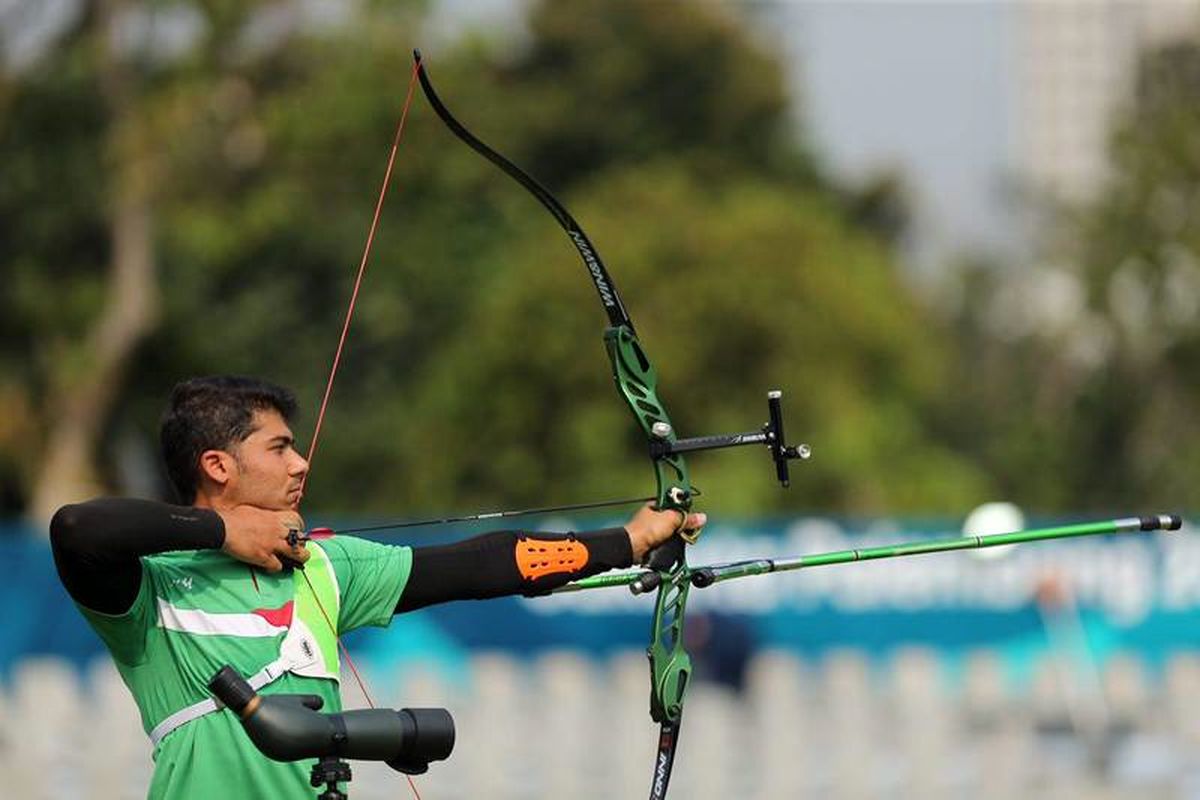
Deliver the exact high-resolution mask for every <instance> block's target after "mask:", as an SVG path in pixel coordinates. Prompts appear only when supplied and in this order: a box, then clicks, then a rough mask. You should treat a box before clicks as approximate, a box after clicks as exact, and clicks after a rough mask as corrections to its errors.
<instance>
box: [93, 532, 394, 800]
mask: <svg viewBox="0 0 1200 800" xmlns="http://www.w3.org/2000/svg"><path fill="white" fill-rule="evenodd" d="M320 548H321V550H323V551H324V554H325V556H327V558H328V561H327V564H328V566H327V567H326V569H328V568H330V567H331V568H332V573H333V575H332V576H331V577H330V580H331V582H332V583H333V584H334V586H333V591H336V596H337V598H338V603H337V606H336V607H334V608H326V611H327V612H328V614H329V615H330V617H331V618H333V619H334V623H335V624H336V626H337V632H338V634H339V635H340V634H342V633H345V632H346V631H351V630H354V629H355V628H361V627H364V626H367V625H374V626H380V627H382V626H386V625H387V624H388V623H389V622H390V621H391V619H392V615H393V614H394V613H395V610H396V603H397V602H398V601H399V599H400V594H401V592H402V591H403V590H404V586H405V584H406V583H407V581H408V576H409V571H410V569H411V568H412V551H411V550H410V549H409V548H407V547H395V546H391V545H383V544H378V543H375V542H370V541H366V540H364V539H356V538H353V537H342V536H338V537H335V538H332V539H328V540H324V541H322V542H321V544H320ZM316 561H317V558H316V557H315V554H314V558H312V559H310V561H309V565H313V564H314V562H316ZM303 581H304V577H303V576H302V575H300V574H299V573H298V572H296V573H293V572H291V571H285V572H280V573H275V574H271V573H266V572H262V571H260V570H257V569H251V568H250V567H249V566H248V565H246V564H244V563H242V562H240V561H237V560H235V559H233V558H232V557H230V556H228V555H226V554H225V553H223V552H221V551H219V550H193V551H184V552H175V553H164V554H161V555H156V556H148V557H145V558H143V559H142V584H141V590H140V592H139V593H138V596H137V599H136V600H135V601H134V603H133V606H132V607H131V608H130V609H129V611H127V612H126V613H124V614H120V615H115V616H114V615H109V614H102V613H100V612H97V611H92V610H90V609H87V608H83V607H82V606H81V607H80V609H81V611H82V612H83V615H84V617H85V618H86V619H87V620H88V622H89V624H90V625H91V626H92V628H94V629H95V631H96V633H98V634H99V635H100V638H101V639H102V640H103V641H104V644H105V645H106V646H107V647H108V650H109V652H110V653H111V654H112V657H113V660H114V661H115V662H116V665H117V669H118V671H119V672H120V674H121V677H122V679H123V680H124V681H125V685H126V686H128V687H129V690H130V692H132V693H133V697H134V700H135V701H136V702H137V705H138V710H139V711H140V712H141V717H142V725H143V727H144V728H145V729H146V731H147V733H149V732H150V731H152V730H154V728H155V726H157V725H159V724H160V723H161V722H162V721H163V720H165V719H166V718H167V717H169V716H170V715H171V714H174V713H175V712H178V711H180V710H181V709H183V708H186V707H188V706H190V705H193V704H195V703H197V702H199V701H201V700H205V699H207V698H209V697H211V695H210V694H209V692H208V689H207V684H208V681H209V679H211V678H212V676H213V675H214V674H215V673H216V672H217V670H218V669H220V668H221V667H222V666H224V665H226V664H229V665H232V666H233V668H234V669H236V670H237V671H238V672H239V673H241V674H242V675H244V676H247V677H249V676H250V675H253V674H254V673H256V672H258V671H259V670H261V669H262V668H263V667H264V666H266V665H268V664H270V663H271V662H273V661H275V660H277V659H279V658H280V647H281V644H282V642H283V640H284V637H285V635H286V634H287V633H288V629H289V626H291V625H292V623H293V614H294V613H295V611H294V610H295V598H296V595H297V592H296V586H298V585H299V583H300V582H303ZM323 605H324V604H323ZM309 622H310V626H311V627H313V628H315V629H316V628H319V627H320V626H321V625H326V623H325V621H324V620H323V619H322V620H320V622H319V623H317V624H313V623H312V621H311V620H309ZM314 633H315V634H316V636H315V638H316V639H317V640H318V642H320V640H322V639H324V640H325V642H328V640H329V639H331V638H332V637H331V636H330V635H329V633H328V631H327V630H326V631H324V632H321V631H320V630H314ZM289 641H291V640H289ZM320 649H327V644H321V646H320ZM324 655H325V657H326V658H327V659H328V658H332V660H333V662H334V664H333V666H332V668H331V669H326V670H324V675H325V676H324V677H313V676H312V675H311V674H310V675H304V674H297V672H292V671H289V672H286V673H284V674H283V675H282V677H280V678H278V679H276V680H275V681H273V682H271V683H269V684H268V685H266V686H264V687H263V688H262V689H261V691H262V693H263V694H278V693H283V694H315V695H319V696H320V697H321V698H322V699H323V700H324V701H325V706H324V708H323V709H322V710H323V711H337V710H340V709H341V696H340V694H339V691H338V683H337V679H336V674H337V670H336V657H337V656H336V652H334V653H332V656H330V655H329V654H328V653H326V654H324ZM318 662H319V658H318ZM305 671H306V670H300V672H305ZM310 672H311V671H310ZM321 673H322V670H320V669H318V670H317V673H316V674H321ZM330 673H332V674H330ZM313 763H315V761H306V762H297V763H283V762H278V761H272V760H270V759H268V758H267V757H266V756H264V755H263V754H262V753H260V752H259V751H258V749H257V748H256V747H255V746H254V744H253V743H252V742H251V741H250V739H249V737H248V736H247V735H246V733H245V731H244V730H243V729H242V727H241V723H240V722H239V721H238V719H237V717H236V716H235V715H234V714H233V713H232V712H230V711H229V710H227V709H221V710H220V711H217V712H214V713H210V714H206V715H204V716H201V717H199V718H198V719H194V720H192V721H190V722H187V723H186V724H183V725H181V726H179V727H177V728H175V729H174V730H173V731H171V732H170V733H168V734H167V735H166V736H165V738H163V739H162V740H161V742H159V743H158V745H157V746H156V747H155V748H154V777H153V779H152V781H151V784H150V795H149V796H150V797H151V798H154V799H155V800H158V799H159V798H164V799H169V800H182V799H183V798H205V799H206V800H207V798H213V797H221V798H224V800H235V799H236V798H256V799H257V798H263V797H275V798H302V797H310V796H312V795H313V792H314V790H313V789H312V787H311V786H310V785H309V771H310V769H311V767H312V765H313Z"/></svg>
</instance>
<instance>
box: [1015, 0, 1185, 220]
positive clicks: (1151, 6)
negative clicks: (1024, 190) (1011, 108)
mask: <svg viewBox="0 0 1200 800" xmlns="http://www.w3.org/2000/svg"><path fill="white" fill-rule="evenodd" d="M1018 9H1019V14H1020V24H1019V26H1018V29H1017V32H1018V42H1017V47H1018V54H1019V55H1018V59H1017V65H1018V70H1019V76H1018V80H1019V92H1018V103H1019V105H1018V108H1017V110H1016V113H1017V118H1018V119H1019V121H1020V125H1019V132H1020V133H1019V136H1018V147H1019V150H1018V161H1017V163H1018V165H1019V169H1020V173H1021V178H1022V179H1023V180H1024V181H1025V182H1027V183H1028V184H1029V185H1030V186H1031V187H1032V188H1034V189H1039V190H1044V191H1048V192H1050V193H1052V194H1053V195H1054V196H1056V197H1058V198H1060V199H1063V200H1068V201H1072V200H1076V201H1077V200H1083V199H1086V198H1087V197H1089V196H1090V195H1091V194H1092V193H1093V192H1094V191H1095V190H1096V189H1097V188H1098V187H1099V186H1100V184H1101V183H1102V182H1103V180H1104V178H1105V176H1106V175H1107V170H1108V159H1107V149H1108V136H1109V130H1110V128H1111V124H1112V121H1113V119H1114V116H1115V115H1116V114H1117V113H1118V112H1119V111H1120V109H1121V107H1122V105H1123V104H1124V103H1125V102H1126V100H1127V98H1128V97H1129V93H1130V91H1131V89H1132V87H1133V79H1134V76H1135V69H1136V66H1137V58H1138V54H1139V53H1140V52H1142V51H1144V50H1146V49H1148V48H1153V47H1158V46H1162V45H1166V44H1170V43H1171V42H1173V41H1177V40H1179V39H1182V38H1187V37H1194V36H1195V35H1196V32H1197V30H1198V29H1200V1H1198V0H1150V1H1149V2H1142V3H1133V2H1128V1H1127V0H1088V2H1083V1H1082V0H1077V1H1076V2H1037V3H1022V4H1020V5H1019V6H1018Z"/></svg>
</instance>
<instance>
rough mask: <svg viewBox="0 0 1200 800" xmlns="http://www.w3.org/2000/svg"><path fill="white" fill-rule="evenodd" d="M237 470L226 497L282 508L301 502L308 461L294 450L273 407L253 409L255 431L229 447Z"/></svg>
mask: <svg viewBox="0 0 1200 800" xmlns="http://www.w3.org/2000/svg"><path fill="white" fill-rule="evenodd" d="M232 455H233V457H234V460H235V461H236V464H237V467H236V470H235V472H236V474H235V475H234V476H233V477H232V480H231V482H230V484H229V485H228V486H227V489H229V490H232V491H231V497H230V498H229V499H231V500H233V499H236V501H237V502H240V503H246V504H248V505H254V506H259V507H260V508H269V509H275V510H282V509H288V508H292V509H294V508H297V507H298V506H299V504H300V486H301V484H302V483H303V481H304V475H305V473H307V472H308V462H307V461H305V460H304V457H303V456H301V455H300V454H299V453H298V452H296V448H295V439H293V438H292V430H291V428H289V427H288V425H287V423H286V422H284V420H283V417H282V416H280V415H279V412H278V411H275V410H274V409H271V410H263V411H256V412H255V413H254V432H253V433H251V434H250V435H249V436H248V437H246V438H245V439H244V440H243V441H242V442H241V443H240V444H238V445H236V446H234V447H233V448H232Z"/></svg>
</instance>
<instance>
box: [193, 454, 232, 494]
mask: <svg viewBox="0 0 1200 800" xmlns="http://www.w3.org/2000/svg"><path fill="white" fill-rule="evenodd" d="M236 472H237V464H236V463H235V462H234V460H233V456H232V455H230V454H229V453H227V452H225V451H224V450H205V451H204V452H203V453H201V454H200V474H201V476H202V477H204V478H207V479H208V480H210V481H212V482H213V483H215V484H217V485H218V486H220V487H222V488H224V487H225V486H226V485H227V484H228V483H229V481H230V479H231V478H232V477H233V476H234V474H235V473H236Z"/></svg>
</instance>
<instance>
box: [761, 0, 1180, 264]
mask: <svg viewBox="0 0 1200 800" xmlns="http://www.w3.org/2000/svg"><path fill="white" fill-rule="evenodd" d="M765 17H766V19H767V21H768V22H769V25H765V26H762V27H764V28H766V29H767V31H766V33H765V35H768V36H770V37H771V38H772V40H773V41H774V42H776V43H777V44H778V45H779V46H780V47H782V48H783V50H784V51H785V52H786V53H788V56H789V58H790V61H791V64H792V69H793V72H792V76H793V80H794V81H795V91H796V94H797V97H798V101H799V107H800V114H801V122H802V125H803V127H804V128H805V130H806V131H807V132H809V133H810V134H811V135H812V137H813V139H814V141H815V143H816V146H817V149H818V151H819V153H820V155H821V157H822V158H824V159H825V160H826V162H827V163H828V165H829V166H830V168H831V169H832V171H833V173H834V174H835V175H837V176H838V177H839V178H840V179H841V180H843V181H846V182H848V183H850V184H856V183H862V182H864V181H867V180H870V178H871V177H872V176H875V175H879V174H880V173H886V172H891V171H895V172H899V173H900V174H901V175H902V176H903V178H904V179H905V181H906V183H907V186H908V190H909V191H908V196H909V197H910V199H911V201H912V202H913V205H914V208H913V209H912V211H913V225H912V230H911V236H912V240H911V242H910V245H911V246H910V254H911V256H912V260H913V262H914V264H915V265H916V266H918V267H926V268H929V269H932V270H933V276H934V277H936V273H937V272H939V271H940V270H941V269H942V268H944V267H945V265H946V262H947V260H948V259H952V258H954V257H955V256H956V255H958V254H960V253H963V252H989V253H992V254H995V255H997V256H999V257H1001V258H1002V259H1005V260H1009V261H1019V260H1021V259H1023V258H1026V257H1028V256H1029V255H1030V254H1031V244H1032V236H1033V232H1034V231H1035V230H1036V224H1035V223H1034V221H1033V219H1031V208H1030V206H1029V201H1030V199H1031V198H1034V197H1044V196H1046V195H1049V196H1051V197H1057V198H1059V199H1063V200H1081V199H1083V198H1085V197H1086V196H1087V195H1088V194H1089V193H1090V192H1092V191H1094V190H1095V189H1096V188H1097V187H1098V186H1099V185H1100V183H1101V182H1102V181H1103V180H1104V177H1105V174H1106V170H1107V142H1108V135H1109V129H1110V125H1111V123H1112V121H1113V117H1114V114H1116V113H1117V112H1118V111H1119V110H1120V108H1121V106H1122V104H1123V103H1124V102H1125V100H1126V98H1128V96H1129V92H1130V90H1131V87H1132V86H1133V79H1134V75H1135V67H1136V64H1137V56H1138V53H1139V52H1141V51H1142V50H1144V49H1146V48H1148V47H1153V46H1157V45H1163V44H1167V43H1169V42H1170V41H1172V40H1173V39H1178V38H1182V37H1187V36H1196V35H1197V33H1196V32H1197V31H1200V0H1146V2H1131V1H1130V0H1036V1H1035V0H1029V1H1028V2H999V1H998V0H988V2H978V3H974V2H973V3H929V2H896V3H871V2H855V1H850V2H842V3H798V4H791V3H785V4H781V5H780V6H777V7H772V11H771V12H770V13H769V14H766V15H765ZM1037 213H1038V211H1037V209H1036V208H1033V216H1036V214H1037Z"/></svg>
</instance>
